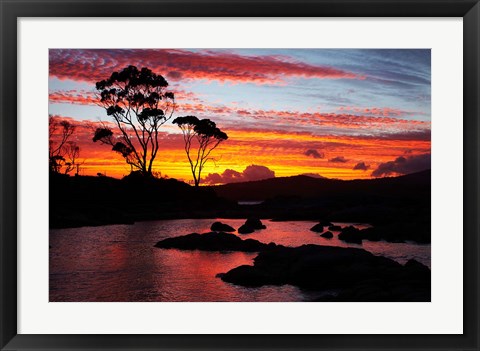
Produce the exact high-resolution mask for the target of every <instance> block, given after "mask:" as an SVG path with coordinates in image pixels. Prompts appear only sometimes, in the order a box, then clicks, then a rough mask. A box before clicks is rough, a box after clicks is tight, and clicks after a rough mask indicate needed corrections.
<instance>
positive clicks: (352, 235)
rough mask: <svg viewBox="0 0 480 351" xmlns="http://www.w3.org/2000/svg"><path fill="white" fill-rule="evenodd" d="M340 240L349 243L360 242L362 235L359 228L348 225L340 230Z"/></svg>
mask: <svg viewBox="0 0 480 351" xmlns="http://www.w3.org/2000/svg"><path fill="white" fill-rule="evenodd" d="M338 238H339V239H340V240H343V241H345V242H346V243H351V244H362V237H361V234H360V230H359V229H357V228H355V227H354V226H348V227H345V228H343V229H342V232H341V233H340V234H338Z"/></svg>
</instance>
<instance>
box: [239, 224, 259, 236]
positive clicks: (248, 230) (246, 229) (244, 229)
mask: <svg viewBox="0 0 480 351" xmlns="http://www.w3.org/2000/svg"><path fill="white" fill-rule="evenodd" d="M254 231H255V229H253V228H252V227H249V226H247V225H246V224H243V225H242V226H241V227H240V228H238V232H239V233H240V234H250V233H253V232H254Z"/></svg>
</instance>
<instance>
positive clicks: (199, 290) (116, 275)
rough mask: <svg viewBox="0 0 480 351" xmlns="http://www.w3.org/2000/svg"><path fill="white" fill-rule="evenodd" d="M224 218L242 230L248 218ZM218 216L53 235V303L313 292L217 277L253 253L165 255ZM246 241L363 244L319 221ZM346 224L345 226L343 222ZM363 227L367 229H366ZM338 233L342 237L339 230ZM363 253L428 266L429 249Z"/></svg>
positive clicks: (292, 296) (397, 247) (287, 225)
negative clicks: (165, 245)
mask: <svg viewBox="0 0 480 351" xmlns="http://www.w3.org/2000/svg"><path fill="white" fill-rule="evenodd" d="M220 220H221V221H223V222H225V223H228V224H230V225H232V226H233V227H235V228H238V227H239V226H240V225H241V224H242V223H243V222H244V220H228V219H227V220H223V219H220ZM214 221H216V219H195V220H193V219H187V220H171V221H152V222H139V223H136V224H134V225H112V226H103V227H84V228H72V229H59V230H51V231H50V245H51V249H50V301H303V300H308V299H310V298H311V296H310V295H308V294H306V293H305V292H302V291H300V290H299V289H297V288H295V287H293V286H282V287H275V286H266V287H262V288H244V287H239V286H235V285H232V284H228V283H225V282H223V281H222V280H220V279H218V278H216V277H215V276H216V274H217V273H221V272H226V271H228V270H230V269H231V268H234V267H237V266H239V265H242V264H252V260H253V258H254V257H255V256H256V254H255V253H242V252H225V253H218V252H202V251H180V250H164V249H157V248H154V247H153V245H154V244H155V243H156V242H157V241H159V240H161V239H163V238H167V237H172V236H178V235H183V234H187V233H192V232H198V233H203V232H207V231H209V228H210V225H211V224H212V223H213V222H214ZM265 224H266V225H267V229H265V230H260V231H256V232H255V233H253V234H249V235H243V236H241V237H243V238H247V237H248V238H254V239H257V240H259V241H262V242H266V243H268V242H276V243H277V244H282V245H286V246H299V245H303V244H307V243H313V244H321V245H331V246H344V247H347V246H348V247H360V246H359V245H355V244H347V243H344V242H342V241H340V240H338V239H337V237H336V235H335V237H334V238H333V239H330V240H329V239H325V238H322V237H320V235H319V234H317V233H313V232H311V231H310V230H309V228H310V227H312V226H313V224H315V223H314V222H307V221H306V222H269V221H266V222H265ZM341 225H346V224H341ZM360 227H362V225H360ZM335 234H336V233H335ZM363 248H364V249H366V250H368V251H371V252H372V253H374V254H378V255H384V256H387V257H390V258H393V259H395V260H397V261H399V262H401V263H404V262H406V260H408V259H410V258H415V259H417V260H418V261H420V262H422V263H424V264H427V265H430V245H416V244H412V243H402V244H392V243H386V242H368V241H365V242H364V244H363Z"/></svg>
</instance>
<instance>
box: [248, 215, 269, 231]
mask: <svg viewBox="0 0 480 351" xmlns="http://www.w3.org/2000/svg"><path fill="white" fill-rule="evenodd" d="M245 225H246V226H247V227H250V228H253V229H254V230H259V229H266V228H267V226H266V225H264V224H263V223H262V221H261V220H260V219H258V218H255V217H250V218H248V219H247V220H246V221H245Z"/></svg>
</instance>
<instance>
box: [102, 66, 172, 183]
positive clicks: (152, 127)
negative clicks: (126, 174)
mask: <svg viewBox="0 0 480 351" xmlns="http://www.w3.org/2000/svg"><path fill="white" fill-rule="evenodd" d="M167 86H168V83H167V81H166V80H165V78H163V77H162V76H161V75H157V74H155V73H153V72H152V71H151V70H150V69H148V68H142V69H141V70H139V69H138V68H137V67H135V66H128V67H126V68H124V69H123V70H122V71H120V72H113V73H112V75H111V76H110V78H108V79H106V80H102V81H100V82H97V83H96V89H97V91H98V92H99V100H100V105H101V106H103V107H104V108H105V110H106V112H107V115H108V116H111V117H112V118H113V120H114V122H115V125H116V127H118V129H119V130H120V133H121V135H120V136H117V137H114V136H113V132H112V130H111V129H109V128H106V127H104V128H99V129H97V130H96V131H95V134H94V137H93V141H94V142H96V141H100V142H102V143H105V144H109V145H111V146H112V150H113V151H116V152H118V153H120V154H121V155H122V156H123V157H124V158H125V161H126V162H127V163H128V164H129V165H130V166H131V167H132V170H133V168H135V169H137V170H139V171H140V172H141V173H142V174H143V175H152V165H153V161H154V160H155V157H156V156H157V152H158V146H159V145H158V132H159V128H160V127H161V126H162V125H163V124H164V123H165V122H167V121H168V120H169V119H170V118H171V117H172V115H173V112H174V109H175V98H174V94H173V93H172V92H167V91H165V89H166V88H167Z"/></svg>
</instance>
